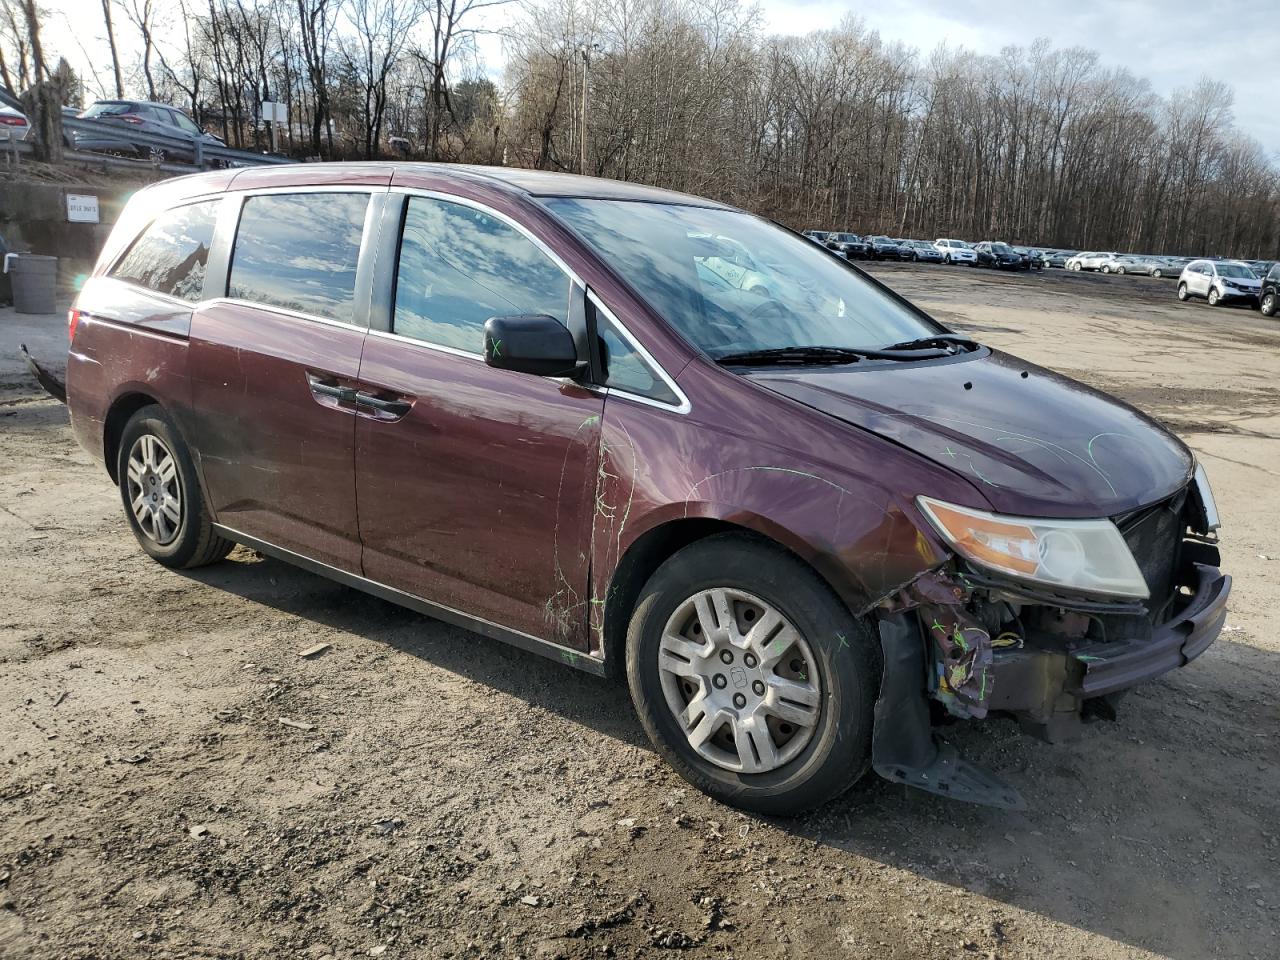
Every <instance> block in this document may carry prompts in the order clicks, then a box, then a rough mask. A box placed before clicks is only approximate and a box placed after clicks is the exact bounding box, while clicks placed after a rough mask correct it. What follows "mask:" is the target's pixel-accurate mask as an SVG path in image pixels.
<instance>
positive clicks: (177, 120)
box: [72, 100, 226, 163]
mask: <svg viewBox="0 0 1280 960" xmlns="http://www.w3.org/2000/svg"><path fill="white" fill-rule="evenodd" d="M80 118H81V119H83V120H97V121H99V122H100V123H103V124H107V125H109V126H111V127H114V128H118V131H119V132H118V133H117V132H116V130H112V131H111V132H110V133H106V132H93V133H85V132H83V131H73V133H72V140H73V142H74V143H75V147H76V149H77V150H92V151H95V152H98V153H124V154H131V155H133V156H136V157H141V158H142V159H144V160H161V161H163V160H178V161H182V162H186V163H191V162H192V161H193V160H194V159H195V143H196V141H197V140H200V141H202V142H204V143H206V144H208V145H210V146H216V147H222V146H226V144H225V143H224V142H223V140H222V138H221V137H216V136H214V135H213V134H211V133H205V132H204V131H203V130H201V129H200V128H199V127H198V126H196V124H195V122H194V121H193V120H192V119H191V118H190V117H188V116H187V115H186V114H185V113H183V112H182V111H181V110H179V109H177V108H176V107H171V106H169V105H168V104H165V103H148V102H147V101H145V100H98V101H96V102H94V103H93V104H92V105H90V107H89V109H87V110H85V111H84V113H82V114H80ZM132 132H138V133H156V134H162V135H164V136H167V137H176V138H178V139H179V140H181V141H183V143H184V145H183V146H175V147H160V146H154V145H151V144H147V143H145V142H144V141H142V140H135V139H131V138H130V136H129V134H130V133H132Z"/></svg>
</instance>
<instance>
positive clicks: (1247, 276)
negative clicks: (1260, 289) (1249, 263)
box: [1218, 263, 1257, 280]
mask: <svg viewBox="0 0 1280 960" xmlns="http://www.w3.org/2000/svg"><path fill="white" fill-rule="evenodd" d="M1218 276H1220V277H1232V278H1234V279H1236V280H1256V279H1257V277H1255V276H1254V275H1253V271H1252V270H1249V269H1248V268H1246V267H1243V266H1241V265H1240V264H1238V263H1220V264H1218Z"/></svg>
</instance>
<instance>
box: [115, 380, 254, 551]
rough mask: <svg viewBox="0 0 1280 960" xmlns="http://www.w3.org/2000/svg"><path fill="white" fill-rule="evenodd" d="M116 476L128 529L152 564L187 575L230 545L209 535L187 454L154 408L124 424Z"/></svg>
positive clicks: (173, 429)
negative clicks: (190, 570)
mask: <svg viewBox="0 0 1280 960" xmlns="http://www.w3.org/2000/svg"><path fill="white" fill-rule="evenodd" d="M116 476H117V477H118V478H119V487H120V499H121V501H122V502H123V504H124V513H125V518H126V519H127V520H128V522H129V527H130V528H131V529H132V530H133V535H134V536H135V537H136V538H137V540H138V543H139V545H140V546H141V547H142V549H143V550H145V551H146V552H147V554H148V555H149V556H150V557H151V558H152V559H153V560H155V561H156V562H158V563H161V564H163V565H164V566H166V567H171V568H172V569H174V570H189V569H191V568H193V567H203V566H205V565H206V564H210V563H216V562H217V561H219V560H221V559H222V558H223V557H225V556H226V555H227V554H228V553H230V552H231V550H232V548H233V547H234V546H235V544H234V543H232V542H231V541H230V540H224V539H223V538H222V537H220V536H218V535H217V534H216V533H214V532H213V525H212V522H211V521H210V519H209V513H208V510H207V509H206V508H205V501H204V494H203V491H202V490H201V489H200V479H199V476H198V475H197V473H196V467H195V463H194V462H193V460H192V459H191V453H190V451H189V450H188V449H187V445H186V443H185V442H183V439H182V437H181V436H180V435H179V433H178V430H177V428H176V427H175V426H174V424H173V421H172V420H170V419H169V415H168V414H167V413H165V411H164V408H163V407H161V406H160V405H159V404H152V405H151V406H147V407H143V408H142V409H141V410H139V411H138V412H137V413H135V414H134V415H133V416H132V417H130V418H129V422H128V423H126V424H125V428H124V432H123V434H121V437H120V449H119V451H118V453H117V459H116Z"/></svg>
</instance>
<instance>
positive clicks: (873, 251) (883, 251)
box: [867, 236, 902, 260]
mask: <svg viewBox="0 0 1280 960" xmlns="http://www.w3.org/2000/svg"><path fill="white" fill-rule="evenodd" d="M867 247H868V251H867V252H868V255H869V256H870V258H871V259H872V260H901V259H902V248H901V247H900V246H899V245H898V241H897V240H892V239H890V238H889V237H884V236H880V237H867Z"/></svg>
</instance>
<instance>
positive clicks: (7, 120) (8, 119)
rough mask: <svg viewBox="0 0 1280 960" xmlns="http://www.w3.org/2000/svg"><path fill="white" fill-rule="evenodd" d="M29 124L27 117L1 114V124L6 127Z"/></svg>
mask: <svg viewBox="0 0 1280 960" xmlns="http://www.w3.org/2000/svg"><path fill="white" fill-rule="evenodd" d="M26 125H27V118H26V117H13V116H10V115H9V114H7V113H6V114H3V115H0V126H5V127H25V126H26Z"/></svg>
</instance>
